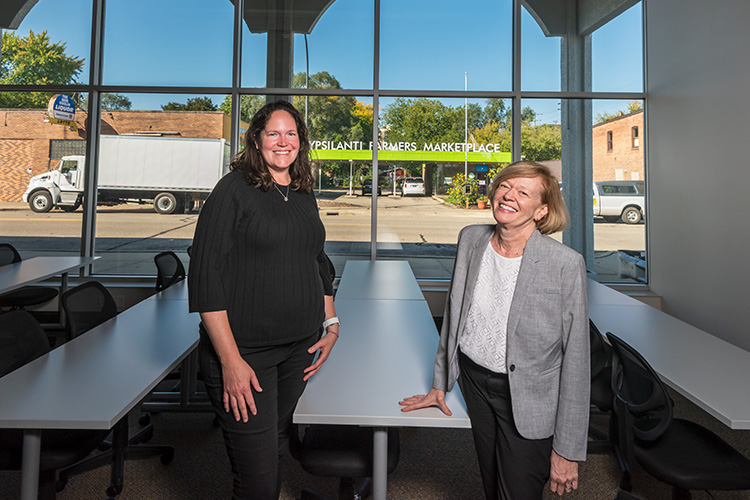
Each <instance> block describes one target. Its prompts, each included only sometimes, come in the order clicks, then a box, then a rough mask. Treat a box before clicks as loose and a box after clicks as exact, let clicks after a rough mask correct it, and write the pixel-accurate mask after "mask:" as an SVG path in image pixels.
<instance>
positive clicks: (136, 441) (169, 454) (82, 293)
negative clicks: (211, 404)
mask: <svg viewBox="0 0 750 500" xmlns="http://www.w3.org/2000/svg"><path fill="white" fill-rule="evenodd" d="M62 305H63V310H64V311H65V315H66V317H67V327H68V340H71V339H73V338H76V337H77V336H79V335H81V334H83V333H85V332H87V331H89V330H91V329H92V328H94V327H96V326H98V325H100V324H102V323H104V322H105V321H107V320H108V319H110V318H113V317H115V316H117V305H116V303H115V300H114V298H113V297H112V295H111V294H110V293H109V291H108V290H107V289H106V288H105V287H104V286H103V285H102V284H101V283H99V282H98V281H88V282H86V283H83V284H82V285H79V286H77V287H75V288H72V289H70V290H68V291H67V292H65V293H64V294H63V296H62ZM113 430H114V432H113V435H112V442H111V443H108V444H109V445H110V446H109V449H106V450H105V451H103V452H102V453H99V454H98V455H95V456H92V457H90V458H87V459H86V460H83V461H82V462H80V463H78V464H76V465H74V466H71V467H68V468H66V469H63V470H61V471H60V474H59V476H60V481H61V482H63V483H64V481H67V478H68V477H70V476H72V475H75V474H81V473H83V472H88V471H90V470H93V469H97V468H99V467H101V466H102V465H106V464H111V465H112V477H111V482H110V486H109V488H108V489H107V494H108V495H109V496H110V497H114V496H115V495H117V494H119V493H120V491H122V485H123V475H124V462H125V460H130V459H133V460H135V459H141V458H149V457H153V456H160V457H161V461H162V463H163V464H168V463H170V462H171V461H172V460H173V459H174V448H173V447H172V446H158V445H144V444H141V443H146V442H148V441H150V440H151V438H152V437H153V435H154V429H153V427H152V426H151V424H148V425H145V426H144V427H142V428H141V429H140V430H139V431H138V432H137V433H136V434H134V435H133V436H132V437H130V438H129V437H128V421H127V416H125V417H123V418H122V419H121V420H120V421H119V422H118V423H117V424H115V427H114V429H113Z"/></svg>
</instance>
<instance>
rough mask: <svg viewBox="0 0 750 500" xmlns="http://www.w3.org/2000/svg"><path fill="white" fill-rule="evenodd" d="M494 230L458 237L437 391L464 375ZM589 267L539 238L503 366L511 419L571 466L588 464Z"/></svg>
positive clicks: (518, 295) (516, 301) (529, 251)
mask: <svg viewBox="0 0 750 500" xmlns="http://www.w3.org/2000/svg"><path fill="white" fill-rule="evenodd" d="M494 232H495V225H494V224H493V225H476V226H468V227H465V228H464V229H462V230H461V233H460V234H459V236H458V249H457V253H456V262H455V265H454V268H453V277H452V280H451V286H450V292H449V294H448V300H447V302H446V305H445V315H444V317H443V328H442V331H441V333H440V344H439V347H438V352H437V356H436V357H435V368H434V378H433V384H432V386H433V388H435V389H439V390H442V391H450V390H451V389H452V388H453V384H454V383H455V382H456V380H457V379H458V376H459V373H458V372H459V369H458V340H459V337H460V333H461V332H463V330H464V327H465V322H466V316H467V312H468V309H469V305H470V304H471V299H472V295H473V293H474V285H475V283H476V281H477V276H478V274H479V267H480V264H481V261H482V254H483V252H484V251H485V249H486V247H487V245H488V243H489V241H490V238H491V237H492V235H493V234H494ZM586 289H587V286H586V267H585V265H584V261H583V258H582V257H581V255H580V254H578V253H577V252H575V251H574V250H571V249H570V248H568V247H566V246H564V245H562V244H560V243H558V242H557V241H555V240H553V239H552V238H550V237H548V236H544V235H542V234H541V233H539V232H538V231H534V234H532V235H531V237H530V238H529V241H528V242H527V244H526V249H525V250H524V254H523V260H522V261H521V268H520V270H519V272H518V280H517V281H516V290H515V292H514V294H513V300H512V302H511V305H510V312H509V315H508V330H507V342H506V346H507V347H506V349H507V352H506V362H507V367H508V378H509V380H510V392H511V397H512V401H513V417H514V420H515V423H516V427H517V428H518V432H520V434H521V435H522V436H523V437H525V438H527V439H543V438H547V437H549V436H553V441H552V447H553V449H554V450H555V451H556V452H557V453H558V454H559V455H560V456H562V457H564V458H567V459H568V460H577V461H579V460H585V458H586V441H587V435H588V420H589V399H590V392H589V391H590V382H591V371H590V368H589V361H590V360H589V326H588V319H589V318H588V298H587V294H586Z"/></svg>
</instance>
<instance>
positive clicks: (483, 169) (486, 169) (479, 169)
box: [476, 165, 490, 172]
mask: <svg viewBox="0 0 750 500" xmlns="http://www.w3.org/2000/svg"><path fill="white" fill-rule="evenodd" d="M476 170H477V172H489V171H490V169H489V167H488V166H487V165H477V168H476Z"/></svg>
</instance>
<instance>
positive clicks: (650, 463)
mask: <svg viewBox="0 0 750 500" xmlns="http://www.w3.org/2000/svg"><path fill="white" fill-rule="evenodd" d="M607 338H608V339H609V342H610V344H611V345H612V348H613V350H614V354H615V356H614V366H613V374H614V377H613V389H614V391H615V396H616V398H615V412H616V414H617V419H618V428H619V438H618V444H619V447H620V450H621V452H622V454H623V457H624V458H625V462H626V464H627V466H628V468H629V470H632V468H633V467H634V465H635V464H636V463H638V464H639V465H640V466H641V467H642V468H643V470H645V471H646V472H647V473H648V474H650V475H651V476H653V477H655V478H656V479H658V480H659V481H661V482H663V483H666V484H668V485H670V486H672V498H673V499H689V498H690V490H750V460H748V459H747V458H746V457H745V456H743V455H742V454H741V453H739V452H738V451H737V450H735V449H734V448H733V447H732V446H730V445H729V444H728V443H727V442H726V441H724V440H723V439H721V438H720V437H719V436H717V435H716V434H714V433H713V432H711V431H709V430H708V429H706V428H705V427H703V426H701V425H699V424H697V423H694V422H690V421H688V420H683V419H679V418H673V416H672V407H673V402H672V399H671V398H670V396H669V393H668V392H667V388H666V387H665V386H664V383H663V382H662V381H661V379H660V378H659V376H658V375H657V374H656V372H655V371H654V369H653V368H652V367H651V365H649V364H648V362H647V361H646V360H645V359H644V358H643V356H641V354H640V353H638V352H637V351H636V350H635V349H633V347H631V346H630V345H628V344H627V343H626V342H625V341H623V340H622V339H620V338H619V337H617V336H615V335H613V334H612V333H607ZM631 486H632V485H631V477H630V474H629V472H628V473H626V474H624V475H623V480H622V482H621V484H620V487H621V488H622V489H623V490H625V491H631Z"/></svg>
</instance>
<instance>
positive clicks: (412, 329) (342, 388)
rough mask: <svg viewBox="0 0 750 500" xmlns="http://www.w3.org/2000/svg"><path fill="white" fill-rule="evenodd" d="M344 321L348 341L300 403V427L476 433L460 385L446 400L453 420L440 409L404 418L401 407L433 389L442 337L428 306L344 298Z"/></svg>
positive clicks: (340, 302) (340, 305)
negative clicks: (443, 429) (401, 403)
mask: <svg viewBox="0 0 750 500" xmlns="http://www.w3.org/2000/svg"><path fill="white" fill-rule="evenodd" d="M351 263H352V262H351V261H350V262H347V268H348V267H349V265H350V264H351ZM344 272H345V273H346V271H344ZM336 314H337V315H338V317H339V318H341V324H342V328H341V338H340V339H339V341H338V342H337V343H336V346H335V347H334V349H333V352H332V354H331V357H330V358H329V359H328V361H326V363H325V365H323V368H322V369H321V370H320V371H319V372H318V373H317V374H316V375H315V376H313V378H312V379H310V382H309V383H308V386H307V388H306V389H305V392H304V394H303V395H302V398H300V400H299V403H298V404H297V409H296V411H295V413H294V422H295V423H300V424H341V425H361V426H374V427H388V426H397V427H453V428H468V427H470V422H469V418H468V416H467V415H466V409H465V408H466V407H465V404H464V402H463V398H462V397H461V394H460V391H459V390H458V386H456V388H455V389H454V390H453V391H451V392H449V393H448V395H447V397H446V402H447V404H448V407H449V408H450V409H451V411H452V412H453V416H452V417H447V416H445V415H443V413H442V412H441V411H440V410H439V409H437V408H425V409H421V410H415V411H412V412H409V413H403V412H402V411H401V407H400V406H399V404H398V402H399V401H400V400H402V399H403V398H405V397H408V396H412V395H414V394H425V393H427V391H429V390H430V387H431V386H432V367H433V363H434V360H435V352H436V351H437V345H438V332H437V328H436V327H435V323H434V321H433V320H432V315H431V313H430V310H429V307H428V306H427V302H426V301H424V300H388V299H381V300H360V299H346V298H339V296H338V295H337V297H336Z"/></svg>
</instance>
